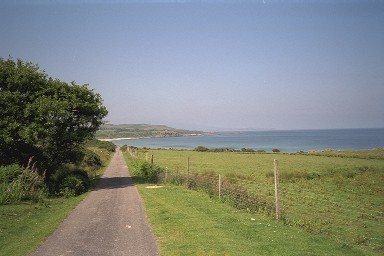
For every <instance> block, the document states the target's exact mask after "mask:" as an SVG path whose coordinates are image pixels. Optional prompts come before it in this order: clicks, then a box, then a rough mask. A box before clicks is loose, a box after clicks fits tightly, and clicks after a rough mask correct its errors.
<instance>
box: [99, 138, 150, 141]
mask: <svg viewBox="0 0 384 256" xmlns="http://www.w3.org/2000/svg"><path fill="white" fill-rule="evenodd" d="M134 139H143V138H114V139H98V140H101V141H114V140H134Z"/></svg>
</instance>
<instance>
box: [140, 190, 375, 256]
mask: <svg viewBox="0 0 384 256" xmlns="http://www.w3.org/2000/svg"><path fill="white" fill-rule="evenodd" d="M146 185H147V184H138V189H139V192H140V194H141V196H142V198H143V199H144V201H145V207H146V212H147V215H148V217H149V221H150V223H151V226H152V228H153V230H154V233H155V236H156V237H157V243H158V246H159V249H160V254H161V255H167V256H168V255H370V254H369V253H364V252H362V251H361V250H359V249H355V248H352V247H349V246H345V245H344V246H343V245H341V244H338V243H336V242H334V241H331V240H329V239H326V238H324V237H322V236H319V235H315V234H310V233H308V232H305V231H304V230H302V229H299V228H295V227H289V226H286V225H283V224H282V223H281V222H278V221H275V220H272V219H271V218H268V217H265V216H262V215H259V214H252V213H248V212H245V211H239V210H236V209H234V208H233V207H230V206H229V205H227V204H224V203H222V202H219V201H218V200H214V199H212V198H209V196H208V195H206V194H204V193H201V192H196V191H191V190H186V189H184V188H183V187H181V186H172V185H171V186H166V187H163V188H157V189H148V188H146Z"/></svg>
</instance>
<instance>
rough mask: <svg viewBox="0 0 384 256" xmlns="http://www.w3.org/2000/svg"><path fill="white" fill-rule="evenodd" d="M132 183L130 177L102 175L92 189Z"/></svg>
mask: <svg viewBox="0 0 384 256" xmlns="http://www.w3.org/2000/svg"><path fill="white" fill-rule="evenodd" d="M134 185H135V184H134V183H133V181H132V178H131V177H102V178H100V179H99V182H98V183H97V185H96V186H95V187H94V189H93V190H101V189H116V188H126V187H130V186H134Z"/></svg>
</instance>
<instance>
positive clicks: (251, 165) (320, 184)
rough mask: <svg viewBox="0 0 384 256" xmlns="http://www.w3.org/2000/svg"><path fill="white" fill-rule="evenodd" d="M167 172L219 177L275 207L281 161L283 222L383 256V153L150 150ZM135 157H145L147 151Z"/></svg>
mask: <svg viewBox="0 0 384 256" xmlns="http://www.w3.org/2000/svg"><path fill="white" fill-rule="evenodd" d="M147 153H148V155H153V156H154V162H155V163H157V164H159V165H160V166H162V167H164V168H167V169H168V171H169V172H170V173H171V172H175V171H179V172H184V173H185V171H186V168H187V167H186V166H187V158H188V157H189V158H190V170H191V173H205V174H210V176H212V175H217V174H219V173H220V174H221V175H224V177H225V178H228V179H232V180H234V181H235V182H236V183H238V184H240V185H242V186H243V187H246V188H247V189H248V190H249V191H252V192H253V193H256V194H258V195H262V196H263V197H265V198H267V200H270V201H271V202H273V200H274V183H273V160H274V159H277V160H278V162H279V172H280V188H281V203H282V214H283V219H282V221H281V222H282V223H285V224H287V225H289V226H294V227H300V228H301V229H303V230H306V231H309V232H310V233H311V234H319V235H321V236H323V237H325V238H329V239H332V240H333V241H335V242H337V243H339V244H340V245H342V246H346V247H349V246H351V247H354V248H359V249H362V250H363V251H365V252H366V253H368V254H369V253H372V254H374V255H375V254H376V255H383V254H384V225H383V223H384V154H383V151H382V150H371V151H370V152H368V153H367V152H366V151H365V152H358V151H353V152H350V151H348V152H345V153H343V152H337V154H334V153H330V152H317V153H316V155H308V154H242V153H229V152H228V153H212V152H204V153H202V152H195V151H177V150H150V151H148V152H147ZM139 157H141V158H144V157H145V152H143V151H142V152H140V153H139Z"/></svg>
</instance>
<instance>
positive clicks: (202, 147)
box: [194, 146, 209, 152]
mask: <svg viewBox="0 0 384 256" xmlns="http://www.w3.org/2000/svg"><path fill="white" fill-rule="evenodd" d="M208 150H209V149H208V148H206V147H204V146H197V147H196V148H195V149H194V151H198V152H207V151H208Z"/></svg>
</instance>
